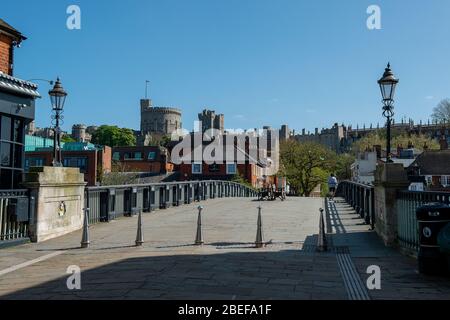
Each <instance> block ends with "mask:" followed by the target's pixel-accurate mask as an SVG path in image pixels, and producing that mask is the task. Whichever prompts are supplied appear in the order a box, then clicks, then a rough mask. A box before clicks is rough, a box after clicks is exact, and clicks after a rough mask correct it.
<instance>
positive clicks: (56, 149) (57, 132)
mask: <svg viewBox="0 0 450 320" xmlns="http://www.w3.org/2000/svg"><path fill="white" fill-rule="evenodd" d="M48 94H49V96H50V101H51V103H52V111H53V113H54V114H52V124H53V125H54V126H55V128H54V129H53V131H54V134H53V166H54V167H62V158H61V128H60V127H59V125H60V122H61V124H62V120H63V119H64V116H63V115H62V113H63V109H64V102H65V101H66V96H67V92H66V91H64V88H63V87H62V85H61V82H60V81H59V78H57V79H56V82H55V85H54V86H53V89H52V90H50V91H49V92H48Z"/></svg>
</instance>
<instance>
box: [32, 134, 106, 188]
mask: <svg viewBox="0 0 450 320" xmlns="http://www.w3.org/2000/svg"><path fill="white" fill-rule="evenodd" d="M61 154H62V163H63V166H64V167H77V168H79V169H80V172H81V173H83V174H84V180H85V181H86V182H87V185H88V186H95V185H97V183H98V182H99V178H100V175H101V174H103V173H108V172H111V148H110V147H108V146H102V147H96V146H93V145H91V144H87V143H79V142H75V143H65V144H64V146H63V150H62V152H61ZM52 160H53V150H52V149H51V148H48V147H45V148H35V150H34V151H26V152H25V172H27V171H28V169H29V168H30V167H34V166H51V165H52Z"/></svg>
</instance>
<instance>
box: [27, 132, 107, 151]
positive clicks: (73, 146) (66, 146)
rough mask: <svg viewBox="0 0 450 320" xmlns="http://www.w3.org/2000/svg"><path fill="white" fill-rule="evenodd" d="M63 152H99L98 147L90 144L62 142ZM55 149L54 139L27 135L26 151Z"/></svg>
mask: <svg viewBox="0 0 450 320" xmlns="http://www.w3.org/2000/svg"><path fill="white" fill-rule="evenodd" d="M61 146H62V150H63V151H83V150H97V149H99V148H98V147H97V146H96V145H94V144H92V143H89V142H65V143H64V142H61ZM52 149H53V139H48V138H42V137H36V136H30V135H25V151H29V152H33V151H44V150H52Z"/></svg>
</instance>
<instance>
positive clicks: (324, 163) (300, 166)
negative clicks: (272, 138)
mask: <svg viewBox="0 0 450 320" xmlns="http://www.w3.org/2000/svg"><path fill="white" fill-rule="evenodd" d="M280 159H281V169H280V174H282V175H284V176H286V178H287V180H288V182H289V184H290V185H291V186H292V187H293V189H294V190H297V192H298V193H299V194H300V195H303V196H307V197H308V196H309V195H310V194H311V192H312V191H313V190H314V188H315V187H317V186H318V185H319V184H326V179H327V176H328V175H329V173H330V169H334V168H335V167H336V154H335V153H334V152H332V151H331V150H330V149H327V148H326V147H324V146H322V145H320V144H317V143H312V142H305V143H299V142H297V141H295V140H288V141H284V142H282V143H281V144H280Z"/></svg>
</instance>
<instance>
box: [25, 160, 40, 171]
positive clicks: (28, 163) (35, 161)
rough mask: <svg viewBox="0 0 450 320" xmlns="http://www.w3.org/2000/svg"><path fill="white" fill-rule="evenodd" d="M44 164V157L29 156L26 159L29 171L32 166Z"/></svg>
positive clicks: (26, 168) (26, 166) (26, 167)
mask: <svg viewBox="0 0 450 320" xmlns="http://www.w3.org/2000/svg"><path fill="white" fill-rule="evenodd" d="M42 166H44V159H43V158H28V159H25V170H26V171H28V170H29V169H30V167H42Z"/></svg>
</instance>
